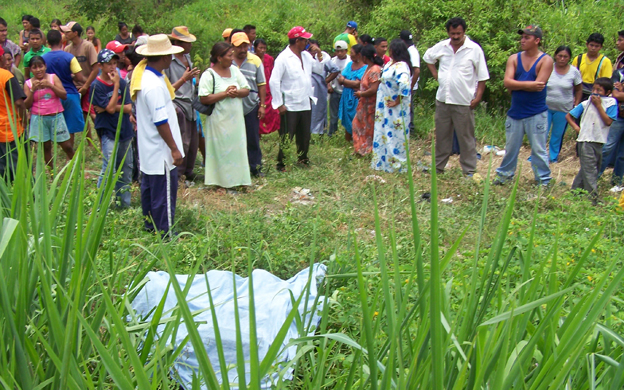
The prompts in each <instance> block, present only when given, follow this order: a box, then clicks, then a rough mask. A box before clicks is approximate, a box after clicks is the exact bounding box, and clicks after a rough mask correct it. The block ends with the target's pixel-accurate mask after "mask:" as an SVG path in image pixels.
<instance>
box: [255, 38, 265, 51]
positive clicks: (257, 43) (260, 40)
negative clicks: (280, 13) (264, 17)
mask: <svg viewBox="0 0 624 390" xmlns="http://www.w3.org/2000/svg"><path fill="white" fill-rule="evenodd" d="M259 44H263V45H264V46H267V44H266V41H265V40H264V39H262V38H257V39H256V40H255V41H254V43H253V45H254V49H255V48H257V47H258V45H259Z"/></svg>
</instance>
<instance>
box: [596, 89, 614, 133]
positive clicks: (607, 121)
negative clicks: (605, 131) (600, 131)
mask: <svg viewBox="0 0 624 390" xmlns="http://www.w3.org/2000/svg"><path fill="white" fill-rule="evenodd" d="M591 102H592V104H593V105H594V107H596V109H597V110H598V115H600V119H602V122H603V123H604V124H605V126H611V123H613V119H611V118H610V117H609V115H607V112H606V111H605V110H604V108H603V107H602V98H601V97H600V96H595V95H592V97H591Z"/></svg>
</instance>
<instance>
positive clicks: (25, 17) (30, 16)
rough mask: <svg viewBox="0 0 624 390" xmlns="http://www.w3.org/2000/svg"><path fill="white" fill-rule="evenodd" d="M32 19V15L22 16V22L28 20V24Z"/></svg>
mask: <svg viewBox="0 0 624 390" xmlns="http://www.w3.org/2000/svg"><path fill="white" fill-rule="evenodd" d="M32 18H33V16H32V15H23V16H22V22H23V21H24V20H28V22H29V23H30V19H32Z"/></svg>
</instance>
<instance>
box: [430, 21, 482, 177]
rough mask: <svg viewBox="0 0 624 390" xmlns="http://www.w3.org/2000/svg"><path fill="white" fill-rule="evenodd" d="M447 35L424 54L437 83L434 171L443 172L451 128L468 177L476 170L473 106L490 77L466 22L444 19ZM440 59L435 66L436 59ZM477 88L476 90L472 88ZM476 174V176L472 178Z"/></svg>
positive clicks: (451, 135) (450, 148)
mask: <svg viewBox="0 0 624 390" xmlns="http://www.w3.org/2000/svg"><path fill="white" fill-rule="evenodd" d="M446 31H447V33H448V36H449V39H446V40H444V41H441V42H438V43H437V44H436V45H435V46H433V47H431V48H429V49H428V50H427V51H426V52H425V55H424V57H423V60H424V61H425V62H426V63H427V67H428V68H429V70H430V71H431V74H432V75H433V78H435V79H436V80H438V83H439V84H440V86H439V87H438V92H437V94H436V112H435V126H436V129H435V135H436V145H435V158H436V171H437V172H438V173H442V172H444V168H445V167H446V164H447V162H448V159H449V156H450V155H451V150H452V147H453V131H455V132H456V134H457V139H458V141H459V150H460V157H459V163H460V165H461V167H462V171H463V172H464V174H465V175H466V176H468V177H473V175H474V174H475V172H476V170H477V149H476V139H475V121H474V111H473V110H474V109H475V108H476V107H477V105H478V104H479V102H480V101H481V98H482V97H483V91H485V81H486V80H488V79H489V78H490V75H489V73H488V69H487V64H486V62H485V56H484V55H483V50H482V49H481V47H480V46H479V45H478V44H476V43H475V42H473V41H471V40H470V38H468V37H467V36H466V22H465V21H464V19H462V18H452V19H449V20H448V21H447V22H446ZM438 61H439V63H440V65H439V69H436V67H435V63H436V62H438ZM475 89H476V91H475ZM476 178H477V176H475V179H476Z"/></svg>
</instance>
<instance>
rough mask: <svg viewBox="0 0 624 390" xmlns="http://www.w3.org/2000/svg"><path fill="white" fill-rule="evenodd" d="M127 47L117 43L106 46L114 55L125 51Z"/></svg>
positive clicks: (109, 43) (113, 42)
mask: <svg viewBox="0 0 624 390" xmlns="http://www.w3.org/2000/svg"><path fill="white" fill-rule="evenodd" d="M127 47H128V45H124V44H122V43H120V42H119V41H110V42H108V43H107V44H106V48H107V49H108V50H111V51H112V52H114V53H116V54H119V53H121V52H123V51H124V50H126V48H127Z"/></svg>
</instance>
